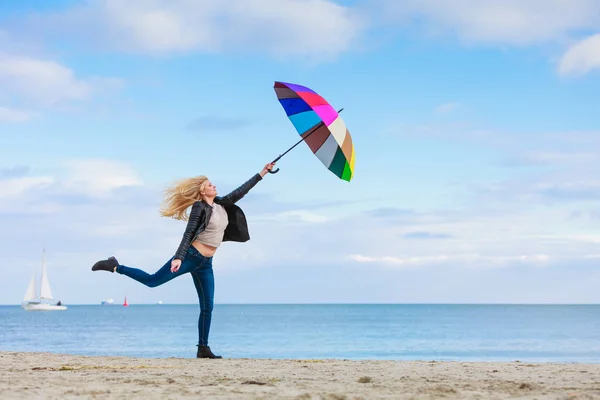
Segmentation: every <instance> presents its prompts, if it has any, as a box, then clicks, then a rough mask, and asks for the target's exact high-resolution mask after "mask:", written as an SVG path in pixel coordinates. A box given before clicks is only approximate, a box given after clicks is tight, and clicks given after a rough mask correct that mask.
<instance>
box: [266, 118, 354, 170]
mask: <svg viewBox="0 0 600 400" xmlns="http://www.w3.org/2000/svg"><path fill="white" fill-rule="evenodd" d="M343 110H344V109H343V108H340V109H339V110H338V114H339V113H341V112H342V111H343ZM321 125H325V122H324V121H321V122H320V123H318V124H317V125H315V126H314V127H313V128H312V129H311V131H310V132H309V133H308V135H306V136H305V137H303V138H302V139H300V140H299V141H298V142H296V144H294V145H293V146H292V147H290V148H289V149H287V150H286V151H285V153H283V154H280V155H279V157H277V158H276V159H275V160H273V163H276V162H277V161H279V159H280V158H281V157H283V156H285V155H286V154H287V153H289V152H290V151H291V150H292V149H293V148H294V147H296V146H298V145H299V144H300V143H302V142H303V141H305V140H306V139H308V137H309V136H310V135H312V134H313V133H315V132H316V130H317V129H318V128H320V127H321Z"/></svg>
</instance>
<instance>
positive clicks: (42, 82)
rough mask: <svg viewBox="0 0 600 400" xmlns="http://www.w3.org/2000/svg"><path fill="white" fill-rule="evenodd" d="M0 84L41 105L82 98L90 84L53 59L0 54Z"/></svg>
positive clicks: (88, 90)
mask: <svg viewBox="0 0 600 400" xmlns="http://www.w3.org/2000/svg"><path fill="white" fill-rule="evenodd" d="M0 85H2V87H3V88H7V89H8V90H10V91H12V92H14V93H16V94H18V95H20V96H23V97H26V98H28V99H30V100H33V101H35V102H38V103H43V104H54V103H57V102H60V101H63V100H84V99H87V98H89V96H90V95H91V93H92V86H91V85H90V84H89V83H88V82H85V81H82V80H80V79H77V78H76V77H75V75H74V73H73V71H71V70H70V69H68V68H66V67H64V66H62V65H60V64H59V63H57V62H55V61H49V60H38V59H34V58H30V57H24V56H17V55H10V54H6V53H0Z"/></svg>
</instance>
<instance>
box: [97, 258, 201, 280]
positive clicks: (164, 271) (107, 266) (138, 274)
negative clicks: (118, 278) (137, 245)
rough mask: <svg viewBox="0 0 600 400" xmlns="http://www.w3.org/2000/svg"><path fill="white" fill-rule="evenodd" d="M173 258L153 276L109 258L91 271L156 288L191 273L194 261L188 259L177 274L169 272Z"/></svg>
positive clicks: (194, 264)
mask: <svg viewBox="0 0 600 400" xmlns="http://www.w3.org/2000/svg"><path fill="white" fill-rule="evenodd" d="M172 260H173V258H170V259H169V260H168V261H167V262H166V263H165V265H163V266H162V267H161V268H160V269H159V270H158V271H156V272H155V273H154V274H149V273H147V272H145V271H143V270H141V269H138V268H131V267H128V266H125V265H121V264H119V262H118V261H117V259H116V258H114V257H110V258H108V259H107V260H103V261H99V262H97V263H96V264H95V265H94V266H93V267H92V270H93V271H99V270H104V271H109V272H117V273H119V274H122V275H125V276H128V277H130V278H131V279H134V280H136V281H138V282H140V283H142V284H144V285H146V286H148V287H156V286H160V285H162V284H163V283H166V282H168V281H170V280H171V279H174V278H176V277H178V276H180V275H183V274H185V273H187V272H190V271H192V270H193V269H194V268H195V267H196V262H195V260H194V259H193V258H192V257H190V258H187V257H186V259H185V260H184V261H183V263H181V267H180V268H179V270H178V271H177V272H171V261H172Z"/></svg>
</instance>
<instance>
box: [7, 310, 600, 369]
mask: <svg viewBox="0 0 600 400" xmlns="http://www.w3.org/2000/svg"><path fill="white" fill-rule="evenodd" d="M198 314H199V307H198V305H169V304H161V305H136V304H131V305H129V306H128V307H123V306H122V305H72V306H69V308H68V310H66V311H54V312H26V311H24V310H23V309H22V308H20V307H19V306H0V351H35V352H52V353H68V354H79V355H95V356H96V355H101V356H134V357H149V358H158V357H160V358H166V357H183V358H194V357H195V355H196V344H197V342H198V330H197V324H198ZM209 345H210V346H211V349H212V350H213V352H214V353H216V354H221V355H223V356H224V357H227V358H279V359H283V358H286V359H349V360H365V359H370V360H438V361H521V362H565V363H598V362H600V305H471V304H466V305H459V304H457V305H454V304H453V305H447V304H296V305H287V304H273V305H254V304H248V305H233V304H216V305H215V308H214V311H213V320H212V328H211V333H210V343H209Z"/></svg>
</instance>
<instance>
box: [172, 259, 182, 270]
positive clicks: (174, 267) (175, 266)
mask: <svg viewBox="0 0 600 400" xmlns="http://www.w3.org/2000/svg"><path fill="white" fill-rule="evenodd" d="M179 267H181V260H180V259H179V258H174V259H173V260H172V261H171V272H173V273H175V272H177V271H179Z"/></svg>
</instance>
